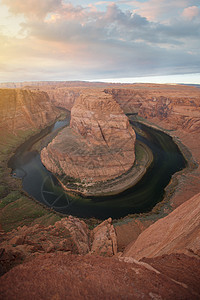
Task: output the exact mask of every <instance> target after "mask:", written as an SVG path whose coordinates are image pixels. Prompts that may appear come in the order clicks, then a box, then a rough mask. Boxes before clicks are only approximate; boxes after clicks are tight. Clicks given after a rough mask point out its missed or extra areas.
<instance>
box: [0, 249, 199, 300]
mask: <svg viewBox="0 0 200 300" xmlns="http://www.w3.org/2000/svg"><path fill="white" fill-rule="evenodd" d="M180 261H181V263H180ZM153 263H154V264H155V263H156V266H158V269H159V271H158V269H156V268H155V267H153V266H151V265H150V261H149V262H148V263H146V262H138V261H136V260H134V259H131V258H129V259H127V258H126V259H121V261H119V260H117V259H114V258H108V257H98V256H97V257H96V256H88V255H87V256H77V255H70V254H65V253H49V254H43V255H40V256H38V257H36V258H34V259H33V260H31V261H29V262H28V263H25V264H22V265H19V266H17V267H14V268H13V269H12V270H10V271H9V272H8V273H6V274H5V275H4V276H3V277H1V281H0V295H1V298H2V299H18V300H23V299H30V300H32V299H72V300H73V299H131V300H132V299H166V300H171V299H181V300H188V299H199V296H200V288H199V276H200V269H199V267H198V265H197V260H196V259H194V258H189V257H182V256H179V257H175V258H174V257H171V256H169V257H168V258H167V259H166V258H165V260H164V259H163V260H161V263H162V265H161V264H159V261H157V262H153ZM170 265H171V266H172V268H171V269H170V270H169V269H168V266H170ZM176 266H177V268H178V269H176V268H175V267H176ZM162 270H163V271H162Z"/></svg>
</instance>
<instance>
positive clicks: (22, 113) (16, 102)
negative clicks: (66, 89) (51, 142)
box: [0, 89, 58, 134]
mask: <svg viewBox="0 0 200 300" xmlns="http://www.w3.org/2000/svg"><path fill="white" fill-rule="evenodd" d="M57 116H58V111H57V110H56V109H55V107H53V106H52V104H51V103H50V101H49V96H48V95H47V93H45V92H40V91H29V90H23V89H0V129H1V131H2V132H3V130H7V131H10V132H12V133H14V134H17V132H18V131H20V130H21V131H25V130H32V129H39V128H43V127H45V126H47V125H48V124H49V123H51V122H53V121H54V120H55V119H56V117H57Z"/></svg>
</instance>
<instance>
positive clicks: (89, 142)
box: [41, 90, 136, 194]
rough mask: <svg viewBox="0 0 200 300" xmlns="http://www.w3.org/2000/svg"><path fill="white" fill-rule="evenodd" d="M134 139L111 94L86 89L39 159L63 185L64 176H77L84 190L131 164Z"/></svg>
mask: <svg viewBox="0 0 200 300" xmlns="http://www.w3.org/2000/svg"><path fill="white" fill-rule="evenodd" d="M135 140H136V135H135V132H134V130H133V129H132V127H131V125H130V124H129V120H128V118H127V117H126V116H125V115H124V113H123V111H122V109H121V108H120V106H119V105H118V104H117V103H116V102H115V101H114V100H113V97H112V96H111V95H109V94H106V93H104V92H100V91H95V90H85V91H84V92H82V94H81V95H80V96H79V97H78V98H77V100H76V102H75V104H74V106H73V108H72V110H71V121H70V127H67V128H64V129H63V130H62V131H61V132H60V133H59V134H58V135H57V136H56V137H55V138H54V139H53V141H52V142H51V143H49V145H48V146H47V147H46V148H44V149H43V150H42V151H41V160H42V162H43V164H44V165H45V166H46V168H47V169H48V170H50V171H51V172H53V173H54V174H56V175H57V176H58V178H59V179H60V180H61V181H62V182H63V185H65V178H66V179H68V178H72V179H74V181H76V180H78V181H80V182H81V184H83V189H82V190H81V191H82V193H83V194H87V191H88V190H89V189H90V186H93V185H94V184H95V183H100V182H105V181H107V180H111V179H114V178H116V177H119V176H120V175H122V174H124V173H125V172H127V171H128V170H129V169H130V168H131V167H132V166H133V164H134V161H135ZM66 181H67V180H66ZM81 184H79V185H81ZM79 190H80V187H79Z"/></svg>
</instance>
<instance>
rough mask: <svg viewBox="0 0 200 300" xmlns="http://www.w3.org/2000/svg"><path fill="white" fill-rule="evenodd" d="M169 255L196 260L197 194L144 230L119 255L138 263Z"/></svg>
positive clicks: (199, 234)
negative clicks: (192, 257)
mask: <svg viewBox="0 0 200 300" xmlns="http://www.w3.org/2000/svg"><path fill="white" fill-rule="evenodd" d="M172 253H184V254H187V255H195V256H198V257H200V194H197V195H195V196H194V197H192V198H191V199H190V200H188V201H186V202H185V203H183V204H182V205H180V206H179V207H178V208H176V209H175V210H174V211H173V212H171V213H170V214H169V215H168V216H166V217H165V218H162V219H160V220H158V221H157V222H155V223H154V224H153V225H151V226H150V227H148V228H147V229H146V230H144V231H143V232H142V233H141V234H140V235H139V237H138V238H137V240H136V241H135V242H133V243H131V244H130V245H128V246H127V249H125V251H124V254H123V255H124V256H127V257H133V258H135V259H138V260H140V259H142V258H143V257H146V258H152V257H156V256H161V255H164V254H165V255H166V254H172Z"/></svg>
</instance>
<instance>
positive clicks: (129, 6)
mask: <svg viewBox="0 0 200 300" xmlns="http://www.w3.org/2000/svg"><path fill="white" fill-rule="evenodd" d="M40 80H91V81H108V82H109V81H112V82H160V83H165V82H167V83H177V82H178V83H181V82H182V83H197V84H198V83H199V84H200V0H133V1H132V0H130V1H129V0H118V1H87V0H82V1H81V0H73V1H71V2H69V1H66V0H26V1H22V0H0V82H8V81H17V82H18V81H40Z"/></svg>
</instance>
